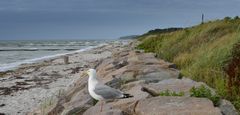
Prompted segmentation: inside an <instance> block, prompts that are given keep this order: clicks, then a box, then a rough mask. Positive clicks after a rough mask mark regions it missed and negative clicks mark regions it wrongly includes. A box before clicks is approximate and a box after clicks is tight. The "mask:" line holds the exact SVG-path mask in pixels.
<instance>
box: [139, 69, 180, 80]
mask: <svg viewBox="0 0 240 115" xmlns="http://www.w3.org/2000/svg"><path fill="white" fill-rule="evenodd" d="M137 78H138V79H140V80H145V81H146V82H147V83H151V82H154V83H156V82H158V81H161V80H164V79H170V78H177V77H176V76H174V75H171V74H170V73H169V72H167V71H157V72H151V73H148V74H146V75H140V76H139V77H137Z"/></svg>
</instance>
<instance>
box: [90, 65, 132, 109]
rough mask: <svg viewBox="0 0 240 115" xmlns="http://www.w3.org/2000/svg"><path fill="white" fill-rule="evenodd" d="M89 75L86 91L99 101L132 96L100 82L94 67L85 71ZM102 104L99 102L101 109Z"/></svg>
mask: <svg viewBox="0 0 240 115" xmlns="http://www.w3.org/2000/svg"><path fill="white" fill-rule="evenodd" d="M87 74H88V76H89V78H88V91H89V93H90V95H91V96H92V97H93V98H94V99H96V100H99V101H105V100H109V99H123V98H130V97H133V96H132V95H130V94H127V93H124V92H122V91H120V90H117V89H114V88H111V87H109V86H107V85H105V84H103V83H101V82H100V81H99V80H98V79H97V74H96V70H95V69H89V70H88V71H87ZM102 104H103V103H101V109H100V110H101V111H102Z"/></svg>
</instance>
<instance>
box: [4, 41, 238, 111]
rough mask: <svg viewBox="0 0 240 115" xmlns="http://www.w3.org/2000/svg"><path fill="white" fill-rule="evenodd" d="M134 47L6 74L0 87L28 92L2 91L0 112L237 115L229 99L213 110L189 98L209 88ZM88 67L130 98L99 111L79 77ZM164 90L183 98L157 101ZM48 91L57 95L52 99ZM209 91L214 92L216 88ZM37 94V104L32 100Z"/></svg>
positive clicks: (110, 49)
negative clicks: (201, 88) (195, 90)
mask: <svg viewBox="0 0 240 115" xmlns="http://www.w3.org/2000/svg"><path fill="white" fill-rule="evenodd" d="M135 46H136V41H133V42H131V43H130V44H129V45H123V44H111V45H106V46H103V47H101V48H95V49H93V50H90V51H86V52H81V53H77V54H72V55H69V59H70V61H69V62H70V63H69V64H64V63H63V61H62V59H61V58H57V59H54V60H49V61H45V62H42V63H37V64H35V65H34V64H32V65H31V66H30V67H28V66H29V65H26V66H25V67H23V68H22V69H21V68H20V69H19V70H17V71H15V72H13V73H11V74H10V73H8V74H6V75H5V77H4V78H3V79H5V80H3V81H2V79H1V81H0V82H1V87H2V86H4V87H9V88H10V89H11V88H12V87H13V86H21V87H24V88H29V89H26V90H25V89H22V90H20V91H19V90H18V91H16V92H15V90H13V89H11V91H13V92H11V91H10V92H6V91H4V93H2V91H3V90H1V89H0V91H1V92H0V94H1V95H0V96H1V97H0V105H1V104H5V105H3V106H0V112H2V113H4V112H5V113H7V112H10V113H9V114H28V115H44V114H48V115H94V114H96V113H98V114H99V115H179V114H180V115H202V114H205V115H221V114H225V115H237V114H238V113H237V111H236V109H235V108H234V107H233V105H232V104H231V103H230V102H229V101H227V100H221V104H220V105H219V106H214V104H213V102H212V101H211V100H209V99H207V98H196V97H191V96H190V92H189V91H190V89H191V88H192V87H199V86H201V85H204V86H206V87H207V88H209V89H211V88H210V87H208V86H207V85H206V84H205V83H202V82H196V81H193V80H191V79H188V78H185V77H183V76H181V74H180V72H179V70H178V69H177V68H176V65H175V64H172V63H169V62H165V61H164V60H161V59H157V58H155V54H153V53H144V52H143V51H140V50H136V49H135ZM36 68H37V69H36ZM87 68H95V69H97V75H98V77H99V78H100V79H101V80H102V81H103V82H104V83H106V84H107V85H109V86H111V87H114V88H117V89H121V90H122V91H124V92H127V93H130V94H132V95H134V97H133V98H129V99H122V100H110V101H108V102H106V103H105V104H104V105H103V112H100V111H99V109H100V103H98V102H97V101H95V100H93V99H92V98H91V97H90V95H89V94H88V91H87V77H84V76H83V75H82V72H83V71H84V70H86V69H87ZM30 75H31V76H32V77H30ZM16 76H17V77H19V78H21V79H17V77H16ZM36 76H37V77H36ZM11 77H12V78H11ZM22 81H24V82H22ZM2 83H4V84H5V85H4V84H3V85H2ZM26 86H27V87H26ZM166 90H168V91H170V92H176V93H180V92H183V95H181V96H160V93H161V92H163V91H166ZM50 91H52V92H54V93H52V94H54V95H55V96H52V95H50ZM211 92H212V93H215V92H214V89H211ZM8 93H9V94H8ZM3 94H5V95H3ZM6 94H7V95H6ZM36 95H37V99H35V100H34V101H31V100H32V98H33V97H34V96H36ZM41 95H44V96H41ZM17 101H20V102H17ZM14 102H15V103H14ZM27 102H28V103H27ZM36 104H37V105H36ZM12 110H13V111H12ZM16 110H22V111H20V112H19V111H16Z"/></svg>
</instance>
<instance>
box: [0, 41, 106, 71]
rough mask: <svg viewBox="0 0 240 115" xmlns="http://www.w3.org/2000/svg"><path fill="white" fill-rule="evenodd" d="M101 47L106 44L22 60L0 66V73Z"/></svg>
mask: <svg viewBox="0 0 240 115" xmlns="http://www.w3.org/2000/svg"><path fill="white" fill-rule="evenodd" d="M103 45H106V43H103V44H100V45H97V46H89V47H86V48H83V49H80V50H76V51H72V52H68V53H61V54H55V55H48V56H43V57H39V58H33V59H27V60H23V61H20V62H14V63H8V64H0V72H3V71H7V70H12V69H15V68H17V67H18V66H20V65H22V64H30V63H35V62H37V61H42V60H46V59H51V58H56V57H60V56H64V55H67V54H74V53H79V52H83V51H87V50H90V49H93V48H97V47H101V46H103Z"/></svg>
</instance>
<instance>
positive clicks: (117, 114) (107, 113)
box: [83, 104, 124, 115]
mask: <svg viewBox="0 0 240 115" xmlns="http://www.w3.org/2000/svg"><path fill="white" fill-rule="evenodd" d="M96 113H97V115H124V114H123V111H122V110H120V109H112V108H111V107H110V106H108V105H104V106H103V111H102V112H101V107H100V104H99V105H98V106H94V107H92V108H90V109H88V110H87V111H86V112H84V113H83V115H96Z"/></svg>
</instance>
